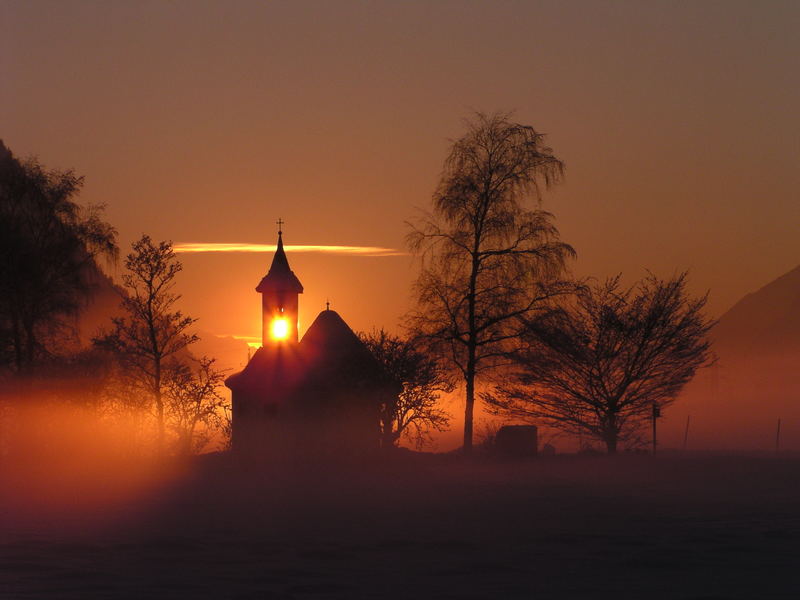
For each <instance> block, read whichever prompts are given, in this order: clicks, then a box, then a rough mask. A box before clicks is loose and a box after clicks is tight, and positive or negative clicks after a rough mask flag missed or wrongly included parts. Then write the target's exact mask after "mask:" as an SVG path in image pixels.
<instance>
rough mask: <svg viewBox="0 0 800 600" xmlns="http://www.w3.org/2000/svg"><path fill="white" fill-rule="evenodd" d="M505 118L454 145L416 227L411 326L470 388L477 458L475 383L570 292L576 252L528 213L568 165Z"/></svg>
mask: <svg viewBox="0 0 800 600" xmlns="http://www.w3.org/2000/svg"><path fill="white" fill-rule="evenodd" d="M509 118H510V116H509V115H507V114H494V115H485V114H482V113H477V114H476V115H475V117H474V119H473V120H472V121H468V122H467V128H468V130H467V133H466V134H465V135H464V136H463V137H462V138H461V139H459V140H456V141H455V142H454V143H453V145H452V148H451V150H450V154H449V156H448V157H447V160H446V161H445V164H444V170H443V173H442V176H441V180H440V182H439V185H438V187H437V188H436V191H435V193H434V196H433V212H432V213H431V214H428V215H426V216H425V217H423V218H422V219H421V220H420V221H419V222H418V223H416V224H414V225H412V231H411V233H410V234H409V236H408V241H409V245H410V247H411V248H412V250H414V251H415V253H417V254H419V255H421V256H422V269H421V272H420V275H419V278H418V279H417V281H416V284H415V292H416V296H417V306H416V308H415V309H414V310H413V311H412V313H411V314H410V315H409V327H410V329H411V331H413V332H414V333H415V334H416V335H417V336H418V338H419V340H420V342H421V343H425V344H426V346H427V348H428V349H429V351H431V352H433V353H434V354H435V355H437V356H439V357H440V358H441V359H442V360H443V361H444V362H445V363H446V364H447V365H448V367H449V368H451V369H453V370H454V371H455V372H457V373H459V374H460V376H461V377H462V378H463V380H464V383H465V388H466V398H465V401H466V402H465V411H464V446H463V449H464V452H465V453H469V452H470V451H471V450H472V437H473V413H474V404H475V395H476V394H475V384H476V380H477V379H478V378H479V377H481V376H482V375H484V374H487V373H488V372H489V371H491V370H492V369H494V368H496V367H497V366H498V365H499V364H501V363H502V362H503V361H504V357H505V356H506V354H507V352H508V351H509V349H510V347H511V346H513V343H514V340H515V338H516V336H517V328H518V326H519V324H520V322H521V321H522V320H523V319H524V318H525V317H529V316H530V315H531V314H532V313H534V312H537V311H539V310H542V309H543V308H544V307H545V306H546V305H547V303H548V301H550V300H551V299H552V298H554V297H556V296H558V295H561V294H563V293H566V292H567V291H569V290H570V289H571V286H570V285H569V284H567V283H566V282H564V281H562V274H563V271H564V267H565V262H566V260H567V259H568V258H569V257H572V256H573V255H574V251H573V249H572V248H571V247H570V246H568V245H567V244H564V243H562V242H561V241H559V236H558V231H557V229H556V228H555V226H554V225H553V224H552V217H551V215H550V214H549V213H546V212H544V211H542V210H538V209H534V210H529V209H527V208H525V203H526V201H527V200H529V199H534V200H538V199H539V197H540V191H541V188H542V187H548V186H549V185H551V184H553V183H556V182H558V181H559V180H560V179H561V176H562V173H563V169H564V165H563V164H562V162H561V161H560V160H558V159H557V158H556V157H555V156H554V155H553V153H552V150H551V149H550V148H548V147H547V146H545V145H544V136H543V135H542V134H541V133H538V132H537V131H535V130H534V129H533V128H532V127H529V126H526V125H520V124H518V123H513V122H511V121H510V120H509Z"/></svg>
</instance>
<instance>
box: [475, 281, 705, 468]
mask: <svg viewBox="0 0 800 600" xmlns="http://www.w3.org/2000/svg"><path fill="white" fill-rule="evenodd" d="M705 304H706V298H705V297H701V298H690V297H689V296H688V295H687V293H686V273H683V274H681V275H678V276H677V277H674V278H672V279H670V280H667V281H663V280H659V279H657V278H656V277H655V276H653V275H650V276H648V277H647V278H645V279H644V280H642V281H640V282H639V283H638V284H636V285H635V286H633V287H631V288H628V289H621V285H620V278H619V277H615V278H613V279H610V280H608V281H606V282H605V283H603V284H599V285H595V286H592V287H584V288H582V289H581V290H579V292H578V293H577V296H576V298H575V300H574V302H572V303H570V304H568V305H566V306H564V307H563V309H562V310H560V311H556V312H552V313H550V314H548V315H547V316H546V317H543V318H540V319H535V320H531V321H530V322H529V324H528V327H527V329H526V331H525V333H524V336H523V339H524V342H525V347H524V348H523V349H522V350H520V351H519V352H518V353H517V354H516V356H515V369H514V375H513V376H512V377H510V378H509V383H506V384H503V385H500V386H498V387H497V388H496V390H495V391H494V392H493V393H489V394H485V395H484V399H485V400H486V401H487V402H488V403H489V405H490V406H491V407H493V409H494V411H495V412H497V413H499V414H502V415H505V416H510V417H514V418H519V419H523V420H533V421H535V422H538V423H542V424H544V425H548V426H551V427H555V428H557V429H560V430H562V431H566V432H569V433H574V434H581V435H588V436H591V437H594V438H596V439H598V440H601V441H603V442H604V443H605V444H606V448H607V450H608V453H609V454H614V453H615V452H616V451H617V444H618V442H620V441H625V440H627V439H630V438H631V437H632V436H635V435H636V433H637V432H638V430H640V429H641V427H642V426H643V425H644V424H645V423H646V422H647V420H648V419H649V418H651V417H652V415H653V407H654V406H655V407H658V408H659V409H661V408H664V407H666V406H668V405H669V404H671V403H672V402H673V401H674V400H675V397H676V396H677V394H678V393H679V392H680V390H681V389H682V388H683V386H684V385H685V384H686V383H687V382H688V381H689V380H691V378H692V377H693V376H694V373H695V371H696V370H697V369H698V368H700V367H702V366H705V365H708V364H710V362H711V361H712V359H713V355H712V353H711V350H710V342H709V340H708V337H707V335H708V332H709V330H710V329H711V327H712V326H713V325H714V322H713V321H712V320H711V319H709V318H708V317H706V316H704V314H703V308H704V307H705Z"/></svg>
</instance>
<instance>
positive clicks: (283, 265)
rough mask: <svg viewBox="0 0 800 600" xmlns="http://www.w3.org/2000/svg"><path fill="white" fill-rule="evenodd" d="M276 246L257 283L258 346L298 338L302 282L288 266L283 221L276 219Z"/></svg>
mask: <svg viewBox="0 0 800 600" xmlns="http://www.w3.org/2000/svg"><path fill="white" fill-rule="evenodd" d="M277 225H278V247H277V249H276V250H275V256H274V257H273V258H272V265H271V266H270V268H269V272H268V273H267V274H266V275H265V276H264V278H263V279H262V280H261V283H259V284H258V287H257V288H256V291H257V292H258V293H259V294H261V345H262V346H264V347H269V346H275V345H278V344H287V343H288V344H296V343H297V339H298V324H297V308H298V295H300V294H302V293H303V284H301V283H300V280H299V279H298V278H297V276H295V274H294V272H293V271H292V270H291V269H290V268H289V261H288V260H287V258H286V252H284V250H283V230H282V227H283V221H282V220H281V219H278V221H277Z"/></svg>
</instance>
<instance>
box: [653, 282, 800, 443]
mask: <svg viewBox="0 0 800 600" xmlns="http://www.w3.org/2000/svg"><path fill="white" fill-rule="evenodd" d="M712 338H713V340H714V345H713V349H714V352H715V353H716V354H717V356H718V362H717V364H716V365H714V366H713V367H711V368H708V369H703V370H702V371H700V372H699V373H698V374H697V377H695V379H694V381H692V383H691V384H690V385H689V386H687V388H686V390H685V391H684V393H683V394H682V395H681V398H680V401H679V402H678V403H677V404H676V405H675V406H674V407H673V409H672V410H671V413H672V414H671V415H670V419H669V426H670V427H671V428H672V430H673V431H672V434H673V439H681V438H682V433H683V427H682V425H683V424H684V423H685V421H686V417H687V416H690V417H691V422H692V433H691V435H690V438H691V439H692V443H689V444H688V447H689V448H698V449H699V448H709V449H745V450H760V451H774V450H775V448H776V434H777V429H778V428H777V424H778V419H780V420H781V434H780V445H779V447H780V449H782V450H800V266H798V267H796V268H794V269H792V270H791V271H789V272H788V273H786V274H784V275H782V276H780V277H778V278H777V279H775V280H774V281H772V282H770V283H768V284H767V285H765V286H763V287H762V288H760V289H759V290H757V291H754V292H752V293H750V294H747V295H746V296H744V297H743V298H742V299H741V300H739V302H737V303H736V304H735V305H734V306H733V307H732V308H731V309H730V310H729V311H727V312H726V313H725V314H724V315H722V317H720V320H719V323H718V324H717V326H716V327H715V328H714V330H713V331H712ZM667 421H668V420H667V419H665V425H666V424H667Z"/></svg>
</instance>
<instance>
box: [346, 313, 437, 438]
mask: <svg viewBox="0 0 800 600" xmlns="http://www.w3.org/2000/svg"><path fill="white" fill-rule="evenodd" d="M359 337H360V338H361V340H362V341H363V342H364V344H365V345H366V346H367V348H369V350H370V352H372V355H373V356H374V357H375V358H376V359H377V360H378V362H380V363H381V364H382V365H383V367H384V368H385V369H386V372H387V373H388V374H389V375H390V376H391V377H393V378H394V379H395V380H396V381H397V382H399V383H400V384H402V386H403V391H402V392H401V393H400V394H399V395H398V396H395V397H393V398H392V400H391V401H387V402H385V403H383V404H382V405H381V408H380V433H381V446H382V447H384V448H389V447H392V446H395V445H397V443H398V442H399V441H400V439H401V438H405V439H406V440H407V441H409V442H411V443H413V444H414V445H415V446H416V447H417V448H422V447H423V446H425V445H426V444H428V443H430V440H431V433H432V432H433V431H440V432H441V431H447V429H449V426H450V415H449V414H448V413H447V412H445V411H444V410H442V409H440V408H439V407H438V403H439V398H440V396H441V394H442V393H448V392H451V391H453V384H452V382H451V381H450V380H449V378H448V377H447V374H446V372H445V370H444V369H443V368H442V367H441V365H440V363H439V362H438V361H437V360H436V359H435V358H434V357H431V356H430V355H429V354H428V353H426V352H425V351H424V350H423V349H422V348H420V347H419V346H418V345H417V344H415V343H414V341H413V340H409V339H403V338H400V337H399V336H395V335H391V334H389V333H387V332H386V331H384V330H383V329H381V330H380V331H373V332H372V333H370V334H366V333H361V334H359Z"/></svg>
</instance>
